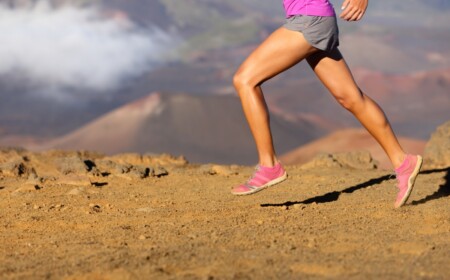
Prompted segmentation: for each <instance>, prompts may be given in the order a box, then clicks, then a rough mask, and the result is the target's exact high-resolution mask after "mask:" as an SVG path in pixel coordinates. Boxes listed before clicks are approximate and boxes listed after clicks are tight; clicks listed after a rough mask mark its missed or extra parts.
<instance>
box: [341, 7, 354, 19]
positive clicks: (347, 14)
mask: <svg viewBox="0 0 450 280" xmlns="http://www.w3.org/2000/svg"><path fill="white" fill-rule="evenodd" d="M351 12H352V7H349V6H347V7H346V8H345V10H344V11H343V12H342V13H341V15H340V17H341V18H343V19H347V17H348V16H349V14H350V13H351Z"/></svg>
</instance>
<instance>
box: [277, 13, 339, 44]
mask: <svg viewBox="0 0 450 280" xmlns="http://www.w3.org/2000/svg"><path fill="white" fill-rule="evenodd" d="M284 27H285V28H287V29H289V30H293V31H299V32H301V33H302V34H303V36H305V39H306V41H308V43H310V44H311V45H312V46H313V47H315V48H317V49H319V50H323V51H331V50H333V49H334V48H336V47H337V46H339V28H338V26H337V21H336V17H319V16H304V15H296V16H291V17H289V18H287V19H286V23H285V24H284Z"/></svg>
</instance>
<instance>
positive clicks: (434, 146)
mask: <svg viewBox="0 0 450 280" xmlns="http://www.w3.org/2000/svg"><path fill="white" fill-rule="evenodd" d="M424 165H425V167H426V168H445V167H450V121H448V122H446V123H444V124H443V125H441V126H439V127H438V128H437V129H436V131H435V132H434V133H433V134H432V135H431V139H430V141H428V143H427V145H426V146H425V153H424Z"/></svg>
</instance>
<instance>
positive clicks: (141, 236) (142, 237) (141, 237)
mask: <svg viewBox="0 0 450 280" xmlns="http://www.w3.org/2000/svg"><path fill="white" fill-rule="evenodd" d="M145 239H147V237H145V235H139V240H145Z"/></svg>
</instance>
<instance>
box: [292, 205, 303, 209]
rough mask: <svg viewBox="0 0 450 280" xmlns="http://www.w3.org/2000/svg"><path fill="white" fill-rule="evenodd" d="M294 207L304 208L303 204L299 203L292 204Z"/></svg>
mask: <svg viewBox="0 0 450 280" xmlns="http://www.w3.org/2000/svg"><path fill="white" fill-rule="evenodd" d="M293 207H294V209H304V208H305V206H303V205H301V204H294V206H293Z"/></svg>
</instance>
